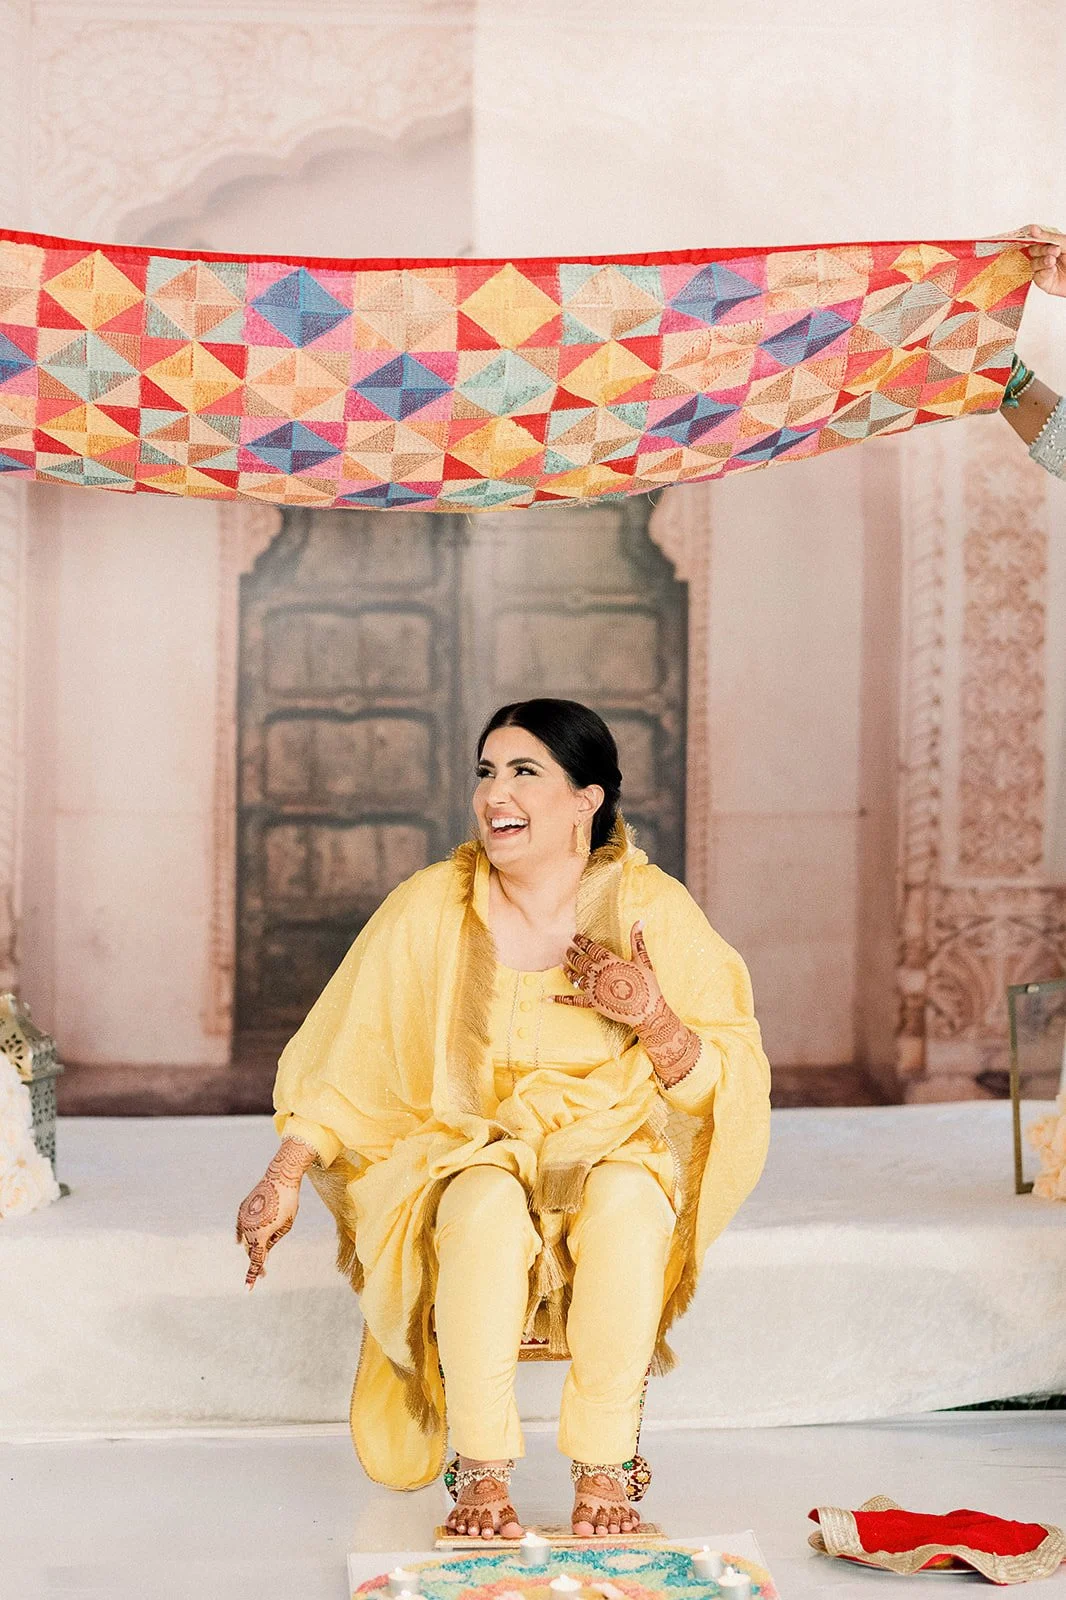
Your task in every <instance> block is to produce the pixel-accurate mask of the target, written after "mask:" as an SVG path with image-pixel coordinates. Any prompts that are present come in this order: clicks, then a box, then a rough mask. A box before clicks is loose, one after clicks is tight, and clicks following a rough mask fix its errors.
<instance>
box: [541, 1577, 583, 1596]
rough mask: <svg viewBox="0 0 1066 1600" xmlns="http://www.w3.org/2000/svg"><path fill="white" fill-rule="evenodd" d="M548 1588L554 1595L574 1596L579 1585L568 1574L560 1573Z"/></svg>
mask: <svg viewBox="0 0 1066 1600" xmlns="http://www.w3.org/2000/svg"><path fill="white" fill-rule="evenodd" d="M548 1588H549V1589H551V1590H553V1591H554V1592H555V1594H576V1593H577V1591H578V1590H579V1589H580V1588H581V1585H580V1584H579V1583H578V1581H577V1579H576V1578H572V1577H571V1576H570V1574H569V1573H568V1572H560V1574H559V1576H558V1577H557V1578H553V1579H552V1581H551V1583H549V1585H548Z"/></svg>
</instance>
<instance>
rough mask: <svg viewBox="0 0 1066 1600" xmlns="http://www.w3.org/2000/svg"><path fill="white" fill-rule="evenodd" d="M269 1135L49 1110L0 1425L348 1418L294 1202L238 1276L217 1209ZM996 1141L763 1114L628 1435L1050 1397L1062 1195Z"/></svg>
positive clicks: (23, 1247)
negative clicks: (663, 1372)
mask: <svg viewBox="0 0 1066 1600" xmlns="http://www.w3.org/2000/svg"><path fill="white" fill-rule="evenodd" d="M273 1147H274V1137H273V1134H272V1131H271V1130H270V1127H269V1124H268V1122H267V1120H266V1119H265V1118H186V1119H159V1120H150V1119H146V1120H140V1119H128V1120H124V1119H108V1120H96V1119H67V1120H64V1121H63V1122H61V1124H60V1128H59V1164H60V1176H61V1177H62V1178H63V1179H65V1180H66V1181H67V1182H68V1183H69V1184H70V1185H71V1186H72V1189H73V1193H72V1195H71V1196H70V1198H69V1199H66V1200H63V1201H61V1202H59V1203H58V1204H57V1205H55V1206H53V1207H51V1208H49V1209H48V1210H46V1211H44V1212H41V1213H38V1214H36V1215H35V1216H32V1217H29V1218H27V1219H25V1220H23V1221H19V1222H14V1223H5V1224H0V1307H2V1315H0V1428H2V1430H3V1432H4V1434H5V1435H6V1436H7V1437H19V1436H21V1437H26V1436H33V1435H38V1434H50V1433H53V1434H54V1433H62V1432H73V1431H78V1430H92V1429H98V1430H106V1431H109V1432H114V1431H118V1430H122V1429H129V1428H145V1427H175V1426H189V1425H196V1424H201V1425H202V1424H209V1425H215V1424H220V1423H229V1424H241V1423H290V1422H328V1421H334V1420H337V1419H340V1418H343V1417H344V1416H346V1414H347V1403H348V1393H349V1388H350V1384H351V1379H352V1374H353V1371H354V1367H355V1361H356V1355H357V1350H358V1343H359V1315H358V1310H357V1306H356V1303H355V1301H354V1299H353V1297H352V1295H351V1294H350V1292H349V1291H348V1289H347V1288H346V1286H345V1285H344V1284H343V1283H342V1281H341V1280H340V1279H339V1278H338V1276H337V1274H336V1273H335V1271H334V1268H333V1264H332V1261H333V1236H332V1223H331V1222H330V1219H329V1218H328V1216H327V1215H326V1213H325V1211H324V1209H323V1208H322V1206H321V1205H320V1203H319V1201H318V1199H317V1197H316V1196H315V1195H314V1194H313V1193H310V1192H309V1193H308V1196H307V1199H306V1202H305V1205H304V1208H303V1211H302V1212H301V1215H300V1218H299V1220H298V1222H297V1226H296V1230H295V1231H294V1233H293V1234H292V1235H290V1237H289V1238H288V1239H286V1240H285V1241H284V1242H283V1243H282V1245H281V1246H280V1247H279V1248H278V1250H277V1251H276V1252H275V1254H274V1255H273V1256H272V1258H271V1264H270V1269H269V1274H268V1277H267V1279H266V1281H265V1282H264V1283H263V1284H261V1285H260V1286H259V1287H258V1288H257V1289H256V1290H255V1292H254V1294H251V1295H249V1294H248V1293H247V1292H246V1291H245V1289H244V1287H243V1268H242V1259H243V1256H242V1252H241V1251H240V1250H239V1248H238V1247H237V1245H236V1243H235V1242H234V1236H233V1221H234V1215H235V1212H236V1208H237V1204H238V1201H239V1200H240V1198H241V1196H242V1195H243V1194H244V1193H245V1192H246V1190H247V1189H248V1188H249V1187H250V1186H251V1185H252V1183H253V1182H254V1181H255V1179H256V1177H257V1176H258V1175H259V1173H260V1171H261V1170H262V1168H263V1166H264V1165H265V1163H266V1161H267V1159H268V1158H269V1155H270V1152H271V1150H272V1149H273ZM1010 1148H1011V1146H1010V1125H1009V1107H1008V1106H1006V1105H1005V1104H1002V1103H999V1102H984V1103H978V1104H964V1105H946V1106H921V1107H886V1108H876V1109H861V1110H828V1111H784V1112H779V1113H776V1114H775V1118H774V1137H773V1144H772V1150H771V1156H770V1162H769V1165H768V1168H767V1172H766V1176H765V1177H764V1179H763V1182H762V1184H761V1185H760V1187H759V1188H758V1190H757V1191H756V1193H755V1195H754V1196H753V1198H752V1199H751V1200H750V1201H749V1203H748V1204H747V1206H746V1207H745V1208H744V1209H743V1211H742V1212H741V1214H740V1216H739V1218H738V1219H737V1221H736V1222H735V1223H734V1225H733V1226H732V1227H731V1228H730V1229H729V1230H728V1232H727V1233H726V1234H725V1235H724V1237H723V1238H722V1239H721V1240H720V1241H719V1242H718V1244H717V1245H716V1246H715V1247H714V1249H713V1250H712V1252H711V1254H710V1257H709V1259H708V1265H707V1270H706V1272H705V1274H704V1278H703V1280H702V1282H701V1285H700V1290H699V1294H698V1296H697V1299H696V1301H695V1304H694V1306H693V1308H692V1309H691V1310H690V1312H689V1314H688V1316H687V1317H686V1318H685V1319H684V1321H683V1322H682V1323H681V1324H680V1325H679V1327H678V1329H677V1331H676V1338H675V1341H674V1342H675V1344H676V1348H677V1350H678V1353H679V1356H680V1358H681V1359H680V1365H679V1370H678V1371H677V1372H676V1373H674V1374H673V1375H672V1376H671V1377H669V1378H667V1379H665V1380H662V1381H660V1382H656V1383H655V1384H653V1386H652V1391H651V1397H650V1400H649V1409H648V1424H649V1429H654V1428H655V1427H656V1426H671V1425H673V1426H683V1427H706V1426H713V1427H722V1426H724V1427H740V1426H754V1425H765V1424H777V1423H794V1424H798V1423H810V1422H833V1421H842V1420H851V1419H860V1418H870V1417H879V1416H892V1415H900V1414H904V1413H913V1412H918V1411H926V1410H930V1409H933V1408H936V1407H942V1406H954V1405H962V1404H966V1403H968V1402H971V1401H978V1400H986V1399H991V1398H996V1397H999V1396H1003V1395H1009V1394H1021V1393H1027V1392H1033V1391H1038V1390H1055V1389H1057V1390H1066V1339H1064V1338H1063V1329H1064V1328H1066V1206H1062V1205H1057V1204H1055V1203H1052V1202H1047V1201H1040V1200H1035V1199H1033V1198H1031V1197H1026V1198H1022V1199H1019V1198H1016V1197H1015V1196H1014V1194H1013V1192H1012V1188H1011V1184H1010V1170H1011V1166H1010ZM561 1375H562V1369H561V1368H560V1367H559V1366H558V1365H555V1364H551V1365H548V1364H539V1363H538V1364H534V1365H527V1366H525V1367H524V1368H523V1369H522V1372H521V1375H520V1383H521V1400H522V1409H523V1413H524V1415H525V1416H526V1418H527V1419H534V1420H538V1419H539V1420H542V1421H543V1420H547V1419H550V1418H551V1417H552V1416H553V1415H554V1413H555V1407H556V1403H557V1399H558V1393H559V1388H560V1384H561ZM878 1487H881V1488H882V1489H884V1488H885V1486H884V1485H880V1486H879V1485H878V1484H876V1483H874V1484H871V1485H870V1486H868V1492H869V1493H873V1492H875V1491H876V1489H877V1488H878ZM885 1492H890V1491H889V1490H887V1489H885ZM721 1520H722V1519H721V1518H719V1517H717V1516H716V1517H714V1518H712V1521H713V1522H716V1523H717V1522H720V1521H721ZM743 1520H744V1519H743V1516H742V1521H741V1524H740V1525H743ZM749 1520H750V1519H749ZM707 1525H710V1524H709V1523H708V1524H707Z"/></svg>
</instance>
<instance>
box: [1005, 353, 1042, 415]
mask: <svg viewBox="0 0 1066 1600" xmlns="http://www.w3.org/2000/svg"><path fill="white" fill-rule="evenodd" d="M1035 377H1036V373H1035V372H1034V371H1033V369H1032V367H1027V366H1026V364H1025V362H1024V361H1023V360H1022V359H1021V357H1020V356H1018V355H1014V356H1013V357H1012V359H1011V364H1010V377H1009V378H1008V379H1007V381H1006V383H1005V384H1004V386H1003V399H1002V402H1001V409H1002V408H1006V409H1008V410H1009V409H1012V408H1013V407H1014V406H1016V405H1017V404H1018V401H1019V400H1020V399H1021V397H1022V395H1023V394H1024V393H1025V391H1026V389H1028V387H1029V385H1030V384H1031V383H1032V381H1033V379H1034V378H1035Z"/></svg>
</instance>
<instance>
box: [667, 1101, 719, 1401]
mask: <svg viewBox="0 0 1066 1600" xmlns="http://www.w3.org/2000/svg"><path fill="white" fill-rule="evenodd" d="M713 1138H714V1117H713V1116H711V1115H708V1116H706V1117H704V1118H703V1120H702V1122H701V1123H700V1126H699V1129H698V1131H697V1133H696V1135H695V1137H694V1139H693V1140H692V1148H691V1149H690V1151H689V1156H688V1161H687V1162H686V1163H685V1172H684V1176H683V1178H682V1183H681V1203H680V1206H679V1208H678V1218H677V1228H676V1230H675V1233H674V1249H673V1252H672V1254H673V1256H674V1259H675V1261H676V1260H680V1261H681V1263H682V1266H681V1274H680V1277H679V1278H678V1282H677V1286H676V1288H675V1289H674V1291H673V1293H672V1294H671V1295H670V1297H669V1298H668V1300H667V1302H666V1304H665V1306H664V1307H663V1314H662V1316H661V1317H660V1319H659V1332H658V1334H657V1336H656V1340H655V1354H654V1356H653V1357H652V1372H653V1373H655V1374H656V1375H657V1376H658V1375H661V1374H665V1373H667V1372H670V1371H672V1370H673V1368H674V1366H675V1365H676V1364H677V1357H676V1356H675V1355H674V1352H673V1351H672V1350H671V1348H670V1346H669V1345H668V1344H667V1342H666V1335H667V1334H668V1333H669V1331H670V1329H671V1328H672V1327H673V1325H674V1323H675V1322H676V1321H677V1319H678V1317H680V1316H682V1315H683V1314H684V1313H685V1312H686V1311H687V1310H688V1307H689V1305H690V1304H691V1301H692V1296H693V1295H694V1294H695V1292H696V1281H697V1279H698V1277H699V1272H698V1269H697V1266H696V1215H697V1212H698V1210H699V1201H700V1188H701V1185H702V1183H703V1174H704V1172H705V1170H706V1167H707V1158H708V1156H709V1155H710V1150H711V1140H712V1139H713Z"/></svg>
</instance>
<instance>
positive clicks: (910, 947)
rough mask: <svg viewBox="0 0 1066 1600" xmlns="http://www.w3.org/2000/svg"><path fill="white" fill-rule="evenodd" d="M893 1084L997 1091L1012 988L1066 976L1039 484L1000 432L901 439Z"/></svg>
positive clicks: (945, 1092)
mask: <svg viewBox="0 0 1066 1600" xmlns="http://www.w3.org/2000/svg"><path fill="white" fill-rule="evenodd" d="M908 444H909V452H910V453H909V455H908V465H907V485H908V487H907V494H906V498H905V506H904V536H905V541H906V554H905V597H904V617H905V623H904V631H905V638H904V650H903V663H904V669H903V680H904V681H903V685H902V693H903V702H902V704H903V710H902V719H901V726H902V750H901V772H902V793H901V806H900V813H901V817H902V831H901V844H900V859H899V885H900V959H899V968H898V981H899V991H900V1026H899V1056H898V1065H899V1073H900V1077H901V1080H902V1084H903V1090H904V1094H905V1095H906V1098H907V1099H909V1100H942V1099H957V1098H963V1097H966V1098H968V1097H973V1096H981V1095H984V1094H990V1093H1000V1092H1002V1091H1003V1087H1004V1083H1005V1071H1006V1065H1007V1018H1006V1002H1005V989H1006V986H1007V984H1009V983H1019V982H1028V981H1031V980H1035V979H1039V978H1050V977H1056V976H1059V975H1060V974H1061V972H1062V971H1063V970H1064V966H1066V890H1064V889H1062V888H1061V887H1060V886H1057V885H1055V884H1054V883H1053V882H1052V881H1051V877H1050V873H1049V869H1048V866H1047V861H1046V854H1047V853H1046V848H1045V831H1046V830H1045V794H1046V782H1045V756H1046V739H1047V736H1046V728H1045V716H1046V706H1045V699H1046V694H1045V689H1046V685H1045V675H1046V671H1047V663H1046V660H1045V648H1046V611H1047V604H1048V571H1047V523H1046V504H1045V490H1046V479H1045V477H1044V475H1043V474H1041V473H1040V472H1038V471H1037V470H1036V469H1035V468H1034V467H1033V466H1032V464H1031V463H1030V462H1029V461H1028V459H1027V458H1026V456H1025V454H1024V452H1023V451H1022V450H1021V449H1020V448H1019V446H1018V443H1017V440H1015V439H1014V438H1013V437H1012V436H1010V435H1009V434H1008V432H1007V430H1006V429H1005V428H1002V427H1000V428H999V429H998V430H997V429H995V428H994V427H993V426H991V425H989V424H985V425H984V426H983V427H981V426H980V425H976V426H975V425H973V424H970V425H968V428H967V429H959V430H954V431H953V433H952V435H951V437H950V438H942V437H940V436H939V431H938V432H937V433H934V434H930V435H928V436H926V437H924V438H922V439H920V440H919V439H912V440H910V441H908Z"/></svg>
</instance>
